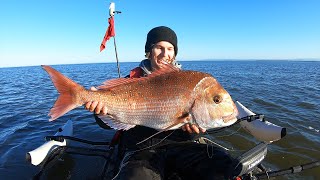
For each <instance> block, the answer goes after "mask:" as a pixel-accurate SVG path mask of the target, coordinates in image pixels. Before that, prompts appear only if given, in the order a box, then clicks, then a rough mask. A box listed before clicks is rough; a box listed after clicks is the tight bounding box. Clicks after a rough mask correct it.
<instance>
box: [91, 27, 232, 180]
mask: <svg viewBox="0 0 320 180" xmlns="http://www.w3.org/2000/svg"><path fill="white" fill-rule="evenodd" d="M145 53H146V58H147V59H145V60H143V61H141V63H140V65H139V67H137V68H135V69H133V70H131V72H130V75H128V77H127V78H129V79H130V78H148V77H149V76H150V78H155V77H154V76H158V75H159V76H163V74H166V73H168V74H170V73H172V72H173V71H174V72H175V71H180V70H179V69H180V67H181V65H180V64H179V63H177V62H176V61H175V57H176V55H177V53H178V44H177V36H176V34H175V32H174V31H173V30H172V29H170V28H168V27H165V26H160V27H156V28H153V29H152V30H150V31H149V33H148V35H147V41H146V44H145ZM189 73H194V74H193V75H191V76H188V75H187V74H186V75H185V76H184V77H183V75H181V76H182V77H181V78H179V77H177V79H175V80H174V76H166V77H165V78H167V81H161V82H162V83H171V84H170V87H175V86H179V85H177V84H178V82H180V81H185V82H182V84H185V88H187V89H188V88H189V87H188V85H190V92H191V91H194V92H191V95H187V96H186V95H185V94H184V95H183V92H182V89H180V88H179V87H175V88H171V89H167V91H165V90H163V88H162V89H161V87H159V86H161V85H162V84H161V83H158V84H157V82H160V81H156V80H154V81H153V82H151V83H149V84H147V86H148V87H147V86H139V87H142V88H140V89H139V87H137V88H132V87H127V88H126V89H125V90H126V91H128V92H129V93H132V92H130V91H131V90H130V88H131V89H136V90H138V91H140V92H143V91H150V92H148V93H150V94H152V93H153V92H156V93H159V94H161V95H160V96H161V97H163V98H167V100H165V101H163V100H162V99H161V98H160V99H159V97H157V96H152V95H150V96H146V95H144V96H145V97H144V98H140V99H139V101H144V100H148V102H150V103H153V104H154V106H161V108H160V111H162V112H160V111H158V110H159V107H152V105H150V107H148V108H147V109H146V111H154V112H155V113H154V114H153V115H154V117H149V116H146V115H145V117H146V119H148V118H151V119H152V118H154V120H155V123H157V121H156V120H157V119H161V117H160V116H166V114H168V113H169V114H170V113H171V112H169V111H174V112H173V116H169V117H174V118H175V120H174V119H172V120H173V121H174V123H173V124H172V122H171V124H170V123H165V124H166V125H165V126H164V127H160V126H157V125H150V126H148V127H146V126H144V124H141V123H140V124H141V126H139V125H134V126H133V127H132V125H129V126H126V125H121V126H117V125H114V124H115V123H114V122H113V123H112V122H110V121H109V120H107V119H106V118H105V117H106V116H108V115H109V116H110V112H109V111H110V108H108V105H106V104H105V103H104V102H103V101H89V102H87V103H86V104H85V108H86V109H87V110H90V111H91V112H95V113H96V114H99V118H101V119H102V121H103V122H104V123H106V124H108V125H110V126H111V127H113V128H117V129H125V130H126V131H123V132H122V135H121V139H120V144H119V149H120V152H119V154H120V157H122V158H123V157H124V158H123V161H122V162H121V164H120V167H119V173H118V174H117V176H116V179H168V178H173V179H174V178H178V177H179V178H181V179H214V178H225V174H226V172H225V171H226V169H228V168H227V166H228V164H229V163H230V162H231V159H230V157H228V156H227V155H226V154H224V153H222V152H221V151H216V150H215V149H210V153H209V152H208V151H207V146H206V145H204V144H198V143H195V142H193V141H192V137H193V134H192V133H197V134H199V133H200V132H202V133H204V132H205V131H206V129H208V128H215V127H222V126H227V125H230V124H232V123H234V122H235V120H236V118H235V117H236V115H237V110H236V108H235V106H234V104H233V102H232V100H231V98H230V96H229V94H228V93H227V92H226V91H225V90H224V89H223V88H222V87H221V86H220V84H219V83H218V82H216V80H215V79H214V78H212V77H211V76H208V75H206V74H203V73H201V74H197V73H195V72H189ZM176 76H179V74H176ZM170 78H171V79H173V80H171V81H170ZM192 78H194V79H192ZM168 79H169V80H168ZM121 81H124V80H119V81H117V80H113V81H111V82H110V81H109V82H107V83H106V84H107V85H106V86H108V88H112V87H116V86H120V85H121V84H125V83H128V82H121ZM192 84H193V85H192ZM101 87H102V88H105V87H104V86H101ZM101 87H100V88H101ZM91 90H92V91H98V90H97V89H95V88H91ZM197 91H198V92H197ZM180 93H181V94H182V96H181V95H180ZM198 93H203V94H205V95H204V96H205V97H200V96H198V97H197V98H193V97H194V96H197V95H196V94H198ZM131 96H132V97H134V96H139V92H135V93H132V94H131ZM140 97H143V96H141V95H140ZM129 98H130V97H129ZM175 98H176V99H177V98H178V99H179V98H180V99H181V98H182V99H184V100H175ZM206 98H209V100H208V99H206ZM190 99H193V100H192V101H189V100H190ZM114 100H115V99H114ZM127 101H129V99H127ZM157 101H160V102H161V103H158V102H157ZM208 103H213V104H214V107H210V104H208ZM179 104H181V107H182V108H177V106H179ZM183 104H188V105H187V107H188V108H191V109H192V110H190V109H186V108H185V106H184V105H183ZM144 106H145V105H144ZM127 108H133V109H135V110H136V111H139V110H142V108H141V107H138V106H136V104H135V103H131V104H129V107H127ZM177 111H178V112H177ZM111 114H112V113H111ZM132 117H136V116H132ZM99 118H98V121H99ZM113 118H115V119H117V117H113ZM208 119H209V120H211V121H212V119H215V120H216V122H214V123H212V122H210V123H209V122H208ZM132 120H134V119H132ZM161 123H163V120H162V121H160V124H161ZM150 127H153V128H150ZM177 127H181V129H182V130H183V131H182V130H181V129H180V128H179V129H176V128H177ZM156 129H157V130H160V132H161V133H159V132H158V131H157V130H156ZM171 129H174V130H171ZM187 132H188V133H187ZM155 134H156V135H155ZM153 135H155V136H154V137H153ZM149 137H151V138H149ZM146 138H147V140H145V139H146ZM148 138H149V139H148ZM211 148H213V147H211ZM211 150H212V151H211ZM210 155H213V157H209V156H210Z"/></svg>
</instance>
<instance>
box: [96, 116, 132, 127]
mask: <svg viewBox="0 0 320 180" xmlns="http://www.w3.org/2000/svg"><path fill="white" fill-rule="evenodd" d="M98 117H99V118H100V119H101V120H102V121H103V122H104V123H105V124H107V125H108V126H110V127H111V128H113V129H116V130H128V129H131V128H133V127H135V126H136V125H134V124H125V123H121V122H119V121H116V120H114V119H113V117H112V116H109V115H98Z"/></svg>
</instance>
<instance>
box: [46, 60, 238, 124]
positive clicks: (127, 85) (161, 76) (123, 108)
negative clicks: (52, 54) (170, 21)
mask: <svg viewBox="0 0 320 180" xmlns="http://www.w3.org/2000/svg"><path fill="white" fill-rule="evenodd" d="M42 67H43V68H44V69H45V70H46V71H47V72H48V74H49V75H50V77H51V80H52V82H53V84H54V86H55V87H56V88H57V90H58V92H59V93H60V96H59V97H58V99H57V100H56V102H55V104H54V106H53V108H52V109H51V110H50V113H49V116H51V119H50V120H55V119H57V118H59V117H60V116H62V115H64V114H65V113H67V112H68V111H71V110H72V109H74V108H76V107H79V106H82V105H83V104H84V103H86V102H89V101H100V102H103V103H104V104H105V107H106V108H107V112H108V115H107V116H101V115H100V118H102V120H103V121H104V122H105V123H106V124H108V125H109V126H110V127H112V128H114V129H125V130H127V129H130V128H132V127H134V126H136V125H142V126H147V127H151V128H154V129H158V130H168V129H176V128H179V127H181V126H182V125H184V124H186V123H196V124H198V125H199V126H200V127H201V128H203V129H211V128H217V127H224V126H228V125H231V124H233V123H235V122H236V120H237V118H236V116H237V114H238V111H237V108H236V106H235V105H234V103H233V101H232V99H231V97H230V95H229V93H228V92H227V91H226V90H225V89H224V88H223V87H222V86H221V85H220V84H219V83H218V82H217V80H216V79H215V78H214V77H212V76H211V75H209V74H206V73H202V72H197V71H181V70H176V69H173V68H172V70H166V71H164V70H163V71H161V70H160V71H157V72H154V73H152V74H151V75H149V76H148V77H143V78H135V79H130V78H119V79H113V80H109V81H106V82H105V83H104V84H103V85H102V86H100V87H99V90H98V91H91V90H87V89H85V88H84V87H82V86H81V85H79V84H77V83H75V82H74V81H72V80H70V79H69V78H67V77H65V76H64V75H62V74H61V73H59V72H58V71H56V70H55V69H53V68H51V67H50V66H42ZM163 69H165V68H163ZM188 115H191V117H192V118H191V120H190V121H186V120H185V119H186V118H184V117H186V116H188Z"/></svg>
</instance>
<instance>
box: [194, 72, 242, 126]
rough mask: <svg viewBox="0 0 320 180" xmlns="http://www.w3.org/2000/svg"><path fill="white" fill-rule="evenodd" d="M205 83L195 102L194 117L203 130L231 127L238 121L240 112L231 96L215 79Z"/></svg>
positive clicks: (199, 90)
mask: <svg viewBox="0 0 320 180" xmlns="http://www.w3.org/2000/svg"><path fill="white" fill-rule="evenodd" d="M206 81H207V82H203V84H204V86H202V87H200V88H199V89H198V92H199V93H200V94H199V96H198V98H197V99H196V100H195V102H194V107H193V116H194V118H195V121H196V123H197V124H198V125H199V126H200V127H201V128H203V129H213V128H220V127H225V126H229V125H231V124H233V123H235V122H236V121H237V115H238V110H237V107H236V106H235V104H234V102H233V100H232V98H231V96H230V94H229V93H228V92H227V91H226V90H225V89H224V88H223V87H222V86H221V85H220V83H219V82H218V81H217V80H216V79H214V78H209V79H207V80H206Z"/></svg>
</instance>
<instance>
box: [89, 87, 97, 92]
mask: <svg viewBox="0 0 320 180" xmlns="http://www.w3.org/2000/svg"><path fill="white" fill-rule="evenodd" d="M90 90H91V91H98V89H97V88H96V87H94V86H92V87H91V88H90Z"/></svg>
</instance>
